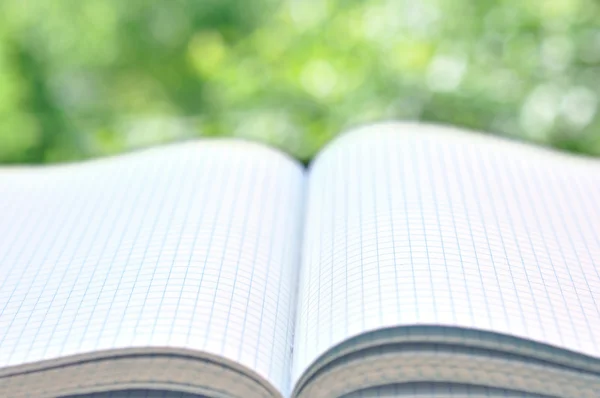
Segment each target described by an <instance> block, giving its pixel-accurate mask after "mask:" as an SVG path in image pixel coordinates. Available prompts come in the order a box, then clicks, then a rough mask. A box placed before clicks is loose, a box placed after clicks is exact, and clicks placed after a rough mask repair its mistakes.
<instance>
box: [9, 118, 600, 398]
mask: <svg viewBox="0 0 600 398" xmlns="http://www.w3.org/2000/svg"><path fill="white" fill-rule="evenodd" d="M0 396H2V397H25V396H27V397H57V396H60V397H67V396H71V397H156V396H163V397H172V398H175V397H186V398H187V397H192V396H193V397H223V398H225V397H227V398H239V397H248V398H254V397H265V398H267V397H273V398H281V397H283V398H288V397H298V398H306V397H310V398H313V397H314V398H319V397H334V398H335V397H343V398H356V397H425V396H436V397H484V396H485V397H495V396H508V397H557V396H558V397H600V161H598V160H594V159H589V158H584V157H578V156H574V155H570V154H565V153H560V152H556V151H552V150H549V149H544V148H537V147H533V146H530V145H526V144H523V143H519V142H515V141H511V140H508V139H501V138H493V137H490V136H488V135H485V134H479V133H474V132H468V131H463V130H460V129H457V128H452V127H443V126H436V125H430V124H419V123H408V122H394V121H390V122H381V123H376V124H371V125H367V126H361V127H357V128H354V129H352V130H350V131H348V132H346V133H344V134H341V135H340V136H339V137H338V138H336V139H334V140H333V141H332V142H330V143H329V144H328V145H327V146H326V147H325V148H324V149H323V150H322V151H321V153H320V154H319V155H318V156H317V157H316V158H315V159H314V160H313V162H312V163H311V164H310V165H309V166H308V167H307V168H305V167H304V166H303V165H301V164H300V163H298V162H296V161H294V160H292V159H291V158H289V157H287V156H286V155H285V154H283V153H281V152H279V151H277V150H275V149H272V148H268V147H265V146H262V145H259V144H256V143H251V142H246V141H240V140H235V139H206V140H200V141H193V142H186V143H179V144H171V145H166V146H163V147H156V148H152V149H146V150H140V151H137V152H133V153H130V154H125V155H121V156H116V157H111V158H103V159H98V160H92V161H86V162H82V163H74V164H63V165H54V166H44V167H34V166H18V167H3V168H1V169H0Z"/></svg>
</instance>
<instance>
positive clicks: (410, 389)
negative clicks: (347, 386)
mask: <svg viewBox="0 0 600 398" xmlns="http://www.w3.org/2000/svg"><path fill="white" fill-rule="evenodd" d="M417 397H433V398H496V397H497V398H550V397H549V396H546V395H538V394H530V393H526V392H521V391H513V390H507V389H503V388H490V387H482V386H474V385H469V384H453V383H406V384H392V385H387V386H381V387H375V388H367V389H364V390H361V391H356V392H353V393H350V394H347V395H344V396H343V397H341V398H417Z"/></svg>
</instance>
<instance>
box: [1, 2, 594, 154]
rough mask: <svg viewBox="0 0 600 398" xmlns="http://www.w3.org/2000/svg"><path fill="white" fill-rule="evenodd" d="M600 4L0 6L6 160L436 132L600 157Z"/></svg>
mask: <svg viewBox="0 0 600 398" xmlns="http://www.w3.org/2000/svg"><path fill="white" fill-rule="evenodd" d="M598 21H600V3H598V2H597V1H596V0H502V1H500V0H498V1H474V0H418V1H414V0H369V1H366V2H363V1H356V0H287V1H276V0H255V1H252V2H247V1H241V0H240V1H238V0H203V1H193V0H174V1H168V2H166V1H158V0H128V1H120V0H102V1H78V2H74V1H71V0H39V1H36V2H35V5H32V4H31V3H29V2H26V1H22V0H3V1H2V2H0V162H2V163H15V162H27V163H42V162H60V161H70V160H77V159H84V158H89V157H94V156H101V155H105V154H113V153H118V152H123V151H128V150H131V149H135V148H140V147H145V146H151V145H158V144H161V143H166V142H172V141H178V140H187V139H192V138H194V137H198V136H235V137H243V138H246V139H252V140H257V141H262V142H265V143H268V144H270V145H274V146H276V147H279V148H281V149H283V150H284V151H286V152H288V153H290V154H292V155H293V156H295V157H297V158H299V159H301V160H309V159H310V158H311V157H312V156H313V155H314V154H315V153H316V152H317V151H318V150H319V149H320V148H321V147H322V146H323V145H324V144H325V143H326V142H327V141H329V140H330V139H332V138H333V137H334V136H335V135H336V134H338V133H340V132H341V131H343V130H344V129H347V128H349V127H351V126H354V125H356V124H361V123H366V122H369V121H375V120H380V119H391V118H395V119H409V120H426V121H432V122H437V123H445V124H451V125H455V126H464V127H466V128H470V129H477V130H482V131H487V132H490V133H495V134H500V135H507V136H511V137H513V138H518V139H523V140H527V141H532V142H536V143H539V144H542V145H550V146H555V147H558V148H562V149H566V150H570V151H574V152H579V153H583V154H587V155H593V156H600V116H599V114H600V112H599V111H598V107H599V102H600V98H599V96H600V25H599V24H598Z"/></svg>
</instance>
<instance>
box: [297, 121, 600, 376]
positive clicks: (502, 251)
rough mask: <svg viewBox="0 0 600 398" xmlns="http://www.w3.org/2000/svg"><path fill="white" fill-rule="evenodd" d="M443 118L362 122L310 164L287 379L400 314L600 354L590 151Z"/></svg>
mask: <svg viewBox="0 0 600 398" xmlns="http://www.w3.org/2000/svg"><path fill="white" fill-rule="evenodd" d="M440 129H441V128H440V127H433V126H419V125H410V124H409V125H401V124H394V123H390V124H380V125H377V126H372V127H367V128H363V129H361V130H358V131H355V132H354V133H350V134H347V135H346V136H343V137H342V138H340V139H339V140H337V141H334V142H333V143H332V145H331V146H330V147H329V148H327V149H326V150H325V151H324V152H323V153H322V154H321V156H320V157H319V158H318V159H317V161H316V162H315V164H314V165H313V167H312V170H311V174H310V179H309V181H310V182H309V188H308V192H309V194H308V196H309V197H308V202H307V207H306V212H307V214H306V220H307V221H306V226H305V241H304V251H303V264H302V266H301V279H300V290H299V291H300V296H299V303H298V305H299V309H298V313H297V316H298V318H297V329H296V335H295V353H296V354H295V356H294V380H297V379H298V377H299V376H300V375H301V373H302V372H303V371H304V370H305V369H306V367H307V366H308V365H309V364H310V363H312V362H313V361H314V360H315V359H316V358H317V357H318V356H319V355H321V354H323V353H324V352H325V351H326V350H327V349H329V348H330V347H332V346H333V345H335V344H337V343H340V342H341V341H343V340H345V339H347V338H349V337H351V336H355V335H357V334H360V333H362V332H365V331H369V330H374V329H377V328H381V327H385V326H396V325H415V324H433V325H446V326H459V327H466V328H479V329H484V330H491V331H495V332H500V333H506V334H511V335H516V336H518V337H524V338H529V339H533V340H536V341H540V342H545V343H549V344H553V345H556V346H560V347H564V348H568V349H572V350H575V351H579V352H583V353H587V354H589V355H593V356H596V357H599V356H600V333H599V331H600V312H599V306H598V304H599V303H600V268H599V267H600V236H599V230H600V163H599V162H597V161H591V160H582V159H579V158H574V157H567V156H564V155H560V154H555V153H552V152H548V151H544V150H541V149H536V148H533V147H529V146H525V145H520V144H515V143H510V142H508V141H503V140H499V139H494V138H489V137H483V136H480V135H473V134H467V133H460V132H457V131H446V132H440V131H439V130H440Z"/></svg>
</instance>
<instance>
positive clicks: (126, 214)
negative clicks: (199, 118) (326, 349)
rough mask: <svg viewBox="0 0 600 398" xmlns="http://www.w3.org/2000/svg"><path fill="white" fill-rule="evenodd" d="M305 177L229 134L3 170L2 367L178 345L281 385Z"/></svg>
mask: <svg viewBox="0 0 600 398" xmlns="http://www.w3.org/2000/svg"><path fill="white" fill-rule="evenodd" d="M303 185H304V175H303V169H302V167H301V165H299V164H297V163H295V162H293V161H292V160H290V159H288V158H286V157H285V156H284V155H282V154H280V153H277V152H276V151H273V150H271V149H268V148H264V147H262V146H259V145H256V144H251V143H246V142H237V141H229V140H222V141H221V140H215V141H204V142H191V143H184V144H176V145H170V146H166V147H163V148H156V149H150V150H145V151H140V152H137V153H133V154H129V155H124V156H120V157H114V158H108V159H101V160H96V161H89V162H85V163H79V164H68V165H59V166H51V167H16V168H4V169H0V368H5V367H10V366H15V365H22V364H27V363H32V362H36V361H41V360H48V359H54V358H62V357H66V356H70V355H74V354H81V353H88V352H96V351H101V350H107V349H119V348H131V347H175V348H184V349H190V350H198V351H203V352H207V353H210V354H214V355H217V356H220V357H224V358H227V359H229V360H232V361H235V362H236V363H240V364H241V365H243V366H245V367H247V368H249V369H251V370H253V371H255V372H257V373H258V374H259V375H260V376H262V377H264V378H265V379H266V380H267V381H268V382H270V383H271V384H272V385H273V386H275V387H276V388H277V389H279V390H280V391H281V390H282V389H284V388H286V386H287V385H289V381H288V378H289V368H290V359H291V344H292V334H293V330H292V327H293V323H294V318H293V316H294V311H295V290H296V289H295V284H294V282H295V279H296V278H295V274H296V272H297V266H298V264H297V260H298V245H299V242H300V235H299V234H300V232H301V229H300V228H301V225H300V224H301V217H302V214H301V212H302V200H303Z"/></svg>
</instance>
